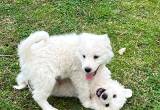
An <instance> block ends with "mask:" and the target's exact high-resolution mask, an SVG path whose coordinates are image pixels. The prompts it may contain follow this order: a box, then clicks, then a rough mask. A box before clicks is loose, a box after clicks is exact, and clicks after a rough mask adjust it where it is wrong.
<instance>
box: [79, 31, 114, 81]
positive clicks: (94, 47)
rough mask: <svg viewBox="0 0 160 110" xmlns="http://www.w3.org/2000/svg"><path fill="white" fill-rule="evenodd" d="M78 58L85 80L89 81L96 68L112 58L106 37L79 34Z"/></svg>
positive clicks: (108, 40)
mask: <svg viewBox="0 0 160 110" xmlns="http://www.w3.org/2000/svg"><path fill="white" fill-rule="evenodd" d="M78 56H79V59H80V61H81V65H82V69H83V70H84V72H85V73H86V78H87V79H88V80H91V79H92V78H93V76H94V75H95V74H96V71H97V70H98V67H99V66H100V65H101V64H106V63H109V62H110V60H111V58H112V57H113V56H114V54H113V51H112V47H111V44H110V39H109V37H108V35H106V34H105V35H95V34H89V33H82V34H80V42H79V51H78Z"/></svg>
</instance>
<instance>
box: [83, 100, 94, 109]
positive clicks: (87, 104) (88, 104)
mask: <svg viewBox="0 0 160 110" xmlns="http://www.w3.org/2000/svg"><path fill="white" fill-rule="evenodd" d="M82 105H83V106H84V107H85V108H91V109H94V110H95V107H93V105H92V103H91V102H90V101H85V102H83V103H82Z"/></svg>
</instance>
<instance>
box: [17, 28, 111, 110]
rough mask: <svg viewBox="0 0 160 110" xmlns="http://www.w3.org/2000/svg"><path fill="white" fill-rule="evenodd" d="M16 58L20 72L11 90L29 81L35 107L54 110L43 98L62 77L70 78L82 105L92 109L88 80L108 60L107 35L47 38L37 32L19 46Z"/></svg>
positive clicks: (19, 87) (40, 32) (23, 85)
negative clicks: (17, 58) (37, 105)
mask: <svg viewBox="0 0 160 110" xmlns="http://www.w3.org/2000/svg"><path fill="white" fill-rule="evenodd" d="M18 55H19V59H20V66H21V72H20V74H19V75H18V76H17V78H16V80H17V84H18V85H16V86H14V88H16V89H22V88H24V87H26V85H27V84H28V81H29V82H30V84H31V85H32V88H33V91H32V94H33V98H34V100H35V101H36V102H37V103H38V104H39V106H40V107H41V108H42V109H43V110H57V109H56V108H54V107H52V106H51V105H50V104H49V103H48V101H47V98H48V97H49V96H50V95H51V93H52V90H53V89H54V86H55V84H56V79H64V78H70V80H71V81H72V84H73V85H74V87H75V90H76V92H77V94H78V98H79V99H80V101H81V103H82V105H83V106H84V107H86V108H93V106H92V105H93V104H92V103H91V101H90V99H89V94H90V93H89V86H88V80H92V79H93V77H94V75H95V74H96V72H97V69H98V68H99V67H100V66H102V65H104V64H106V63H108V62H109V61H110V60H111V58H112V57H113V52H112V48H111V45H110V40H109V38H108V36H107V35H95V34H89V33H82V34H79V35H77V34H74V33H73V34H66V35H58V36H52V37H49V35H48V33H47V32H44V31H38V32H35V33H32V34H31V35H30V36H29V37H28V38H27V39H25V40H24V41H22V42H21V43H20V44H19V46H18ZM64 91H65V90H64ZM66 91H67V90H66Z"/></svg>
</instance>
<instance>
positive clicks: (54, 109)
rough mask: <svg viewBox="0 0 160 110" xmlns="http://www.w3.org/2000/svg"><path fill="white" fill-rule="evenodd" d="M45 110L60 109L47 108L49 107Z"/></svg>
mask: <svg viewBox="0 0 160 110" xmlns="http://www.w3.org/2000/svg"><path fill="white" fill-rule="evenodd" d="M45 110H58V109H56V108H51V107H50V108H47V109H45Z"/></svg>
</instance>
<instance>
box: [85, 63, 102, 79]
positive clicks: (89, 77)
mask: <svg viewBox="0 0 160 110" xmlns="http://www.w3.org/2000/svg"><path fill="white" fill-rule="evenodd" d="M99 67H100V65H99V66H98V68H97V69H96V71H94V72H90V73H87V74H86V79H87V80H92V79H93V77H94V76H95V75H96V74H97V71H98V69H99Z"/></svg>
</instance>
